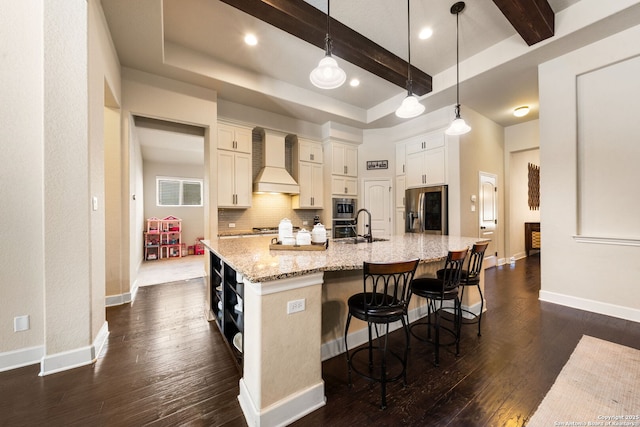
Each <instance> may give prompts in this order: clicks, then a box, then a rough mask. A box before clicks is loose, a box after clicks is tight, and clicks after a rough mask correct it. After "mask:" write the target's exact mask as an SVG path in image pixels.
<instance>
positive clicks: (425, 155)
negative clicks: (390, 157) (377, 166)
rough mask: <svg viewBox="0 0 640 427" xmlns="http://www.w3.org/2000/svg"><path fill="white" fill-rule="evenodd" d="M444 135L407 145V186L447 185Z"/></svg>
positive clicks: (433, 136)
mask: <svg viewBox="0 0 640 427" xmlns="http://www.w3.org/2000/svg"><path fill="white" fill-rule="evenodd" d="M444 142H445V139H444V134H442V133H438V134H433V135H429V136H427V137H426V138H422V139H419V140H414V141H411V142H409V143H407V145H406V159H407V160H406V168H405V169H406V186H407V188H412V187H421V186H425V185H439V184H446V179H447V170H446V161H447V159H446V147H445V143H444Z"/></svg>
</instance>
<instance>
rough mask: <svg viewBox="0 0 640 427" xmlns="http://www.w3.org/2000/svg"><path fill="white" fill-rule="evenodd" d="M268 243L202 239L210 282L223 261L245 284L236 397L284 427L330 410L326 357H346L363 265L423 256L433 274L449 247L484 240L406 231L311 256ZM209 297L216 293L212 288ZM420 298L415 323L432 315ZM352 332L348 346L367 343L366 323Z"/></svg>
mask: <svg viewBox="0 0 640 427" xmlns="http://www.w3.org/2000/svg"><path fill="white" fill-rule="evenodd" d="M270 240H271V238H270V237H253V238H237V239H215V240H213V241H209V240H205V241H203V243H204V244H205V246H206V247H207V249H208V250H209V252H210V266H211V267H210V269H209V271H210V273H211V274H210V276H209V278H208V279H210V278H211V277H212V275H213V274H215V271H214V266H215V265H220V264H224V265H226V268H229V269H232V270H233V271H234V272H235V273H236V276H237V278H238V279H239V280H241V281H242V283H243V291H244V295H243V301H244V309H243V318H244V332H243V333H244V344H243V360H242V363H243V377H242V379H241V380H240V395H239V396H238V400H239V401H240V404H241V407H242V410H243V412H244V415H245V417H246V419H247V422H248V423H249V424H250V425H286V424H288V423H291V422H293V421H295V420H297V419H299V418H301V417H303V416H304V415H306V414H308V413H310V412H312V411H314V410H315V409H317V408H319V407H321V406H322V405H324V403H325V396H324V382H323V379H322V360H324V359H326V358H329V357H333V356H335V355H337V354H340V353H342V352H344V343H343V333H344V332H343V331H344V322H345V319H346V299H347V298H348V296H350V295H351V294H353V293H355V292H360V291H361V290H362V265H363V263H364V262H365V261H366V262H394V261H402V260H407V259H415V258H418V259H420V264H419V267H418V273H417V274H419V275H425V274H430V275H433V274H435V271H436V270H437V269H438V268H439V267H440V266H441V265H442V262H443V260H444V258H445V257H446V255H447V252H448V251H449V250H455V249H463V248H466V247H471V246H472V245H473V243H475V242H476V241H478V240H479V239H477V238H472V237H456V236H433V235H423V234H407V235H402V236H392V237H390V238H389V240H388V241H377V242H373V243H358V244H349V243H344V242H342V243H337V242H335V241H330V243H329V247H328V249H327V250H325V251H311V252H306V251H304V252H302V251H300V252H298V251H280V250H269V243H270ZM216 263H217V264H216ZM208 281H210V280H208ZM208 292H209V293H213V292H215V290H213V289H211V286H209V291H208ZM465 297H467V295H465ZM415 300H416V301H412V303H411V306H410V307H409V309H410V318H409V320H410V321H413V320H415V319H416V318H419V317H422V316H424V315H426V309H424V305H423V304H424V303H423V302H421V301H417V300H419V299H415ZM211 301H212V299H211V298H210V297H209V298H208V301H207V303H208V306H207V307H206V310H207V314H208V318H209V319H210V320H214V319H216V313H215V309H216V308H215V307H211ZM295 301H304V309H303V310H301V311H297V312H290V310H289V307H288V304H289V303H291V302H295ZM420 304H422V305H420ZM467 305H469V304H467ZM478 305H479V304H478ZM351 330H352V331H353V333H351V332H350V334H349V337H348V339H349V345H350V347H351V346H352V345H353V346H357V345H359V344H361V343H362V342H364V341H366V333H365V332H363V331H366V328H365V324H364V323H363V324H361V325H357V324H352V329H351Z"/></svg>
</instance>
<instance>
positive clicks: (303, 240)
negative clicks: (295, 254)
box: [296, 228, 311, 246]
mask: <svg viewBox="0 0 640 427" xmlns="http://www.w3.org/2000/svg"><path fill="white" fill-rule="evenodd" d="M310 244H311V233H309V232H308V231H307V230H305V229H304V228H303V229H302V230H300V231H298V233H297V234H296V245H298V246H304V245H310Z"/></svg>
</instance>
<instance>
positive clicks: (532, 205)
mask: <svg viewBox="0 0 640 427" xmlns="http://www.w3.org/2000/svg"><path fill="white" fill-rule="evenodd" d="M538 209H540V166H537V165H534V164H533V163H529V210H532V211H537V210H538Z"/></svg>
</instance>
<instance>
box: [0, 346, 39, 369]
mask: <svg viewBox="0 0 640 427" xmlns="http://www.w3.org/2000/svg"><path fill="white" fill-rule="evenodd" d="M43 355H44V346H43V345H38V346H35V347H28V348H21V349H19V350H14V351H6V352H4V353H0V372H4V371H10V370H11V369H18V368H22V367H24V366H29V365H35V364H37V363H40V359H42V356H43Z"/></svg>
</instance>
